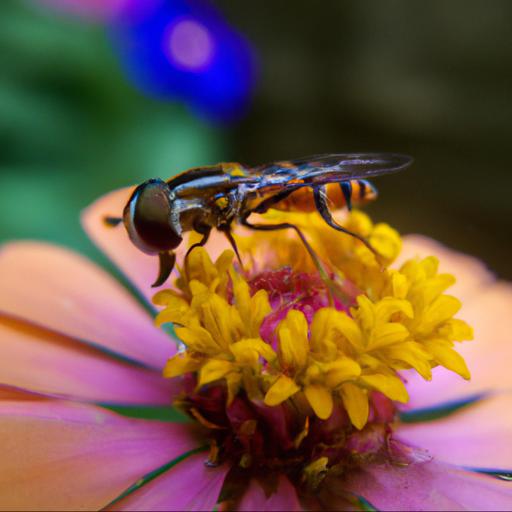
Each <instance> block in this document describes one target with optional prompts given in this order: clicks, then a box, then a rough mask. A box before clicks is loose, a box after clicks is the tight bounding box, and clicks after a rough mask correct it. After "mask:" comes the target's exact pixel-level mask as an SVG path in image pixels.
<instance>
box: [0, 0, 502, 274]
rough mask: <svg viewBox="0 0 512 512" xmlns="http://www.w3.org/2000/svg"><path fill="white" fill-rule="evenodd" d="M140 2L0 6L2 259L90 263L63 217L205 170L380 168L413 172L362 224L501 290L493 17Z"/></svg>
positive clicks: (371, 8)
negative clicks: (318, 158)
mask: <svg viewBox="0 0 512 512" xmlns="http://www.w3.org/2000/svg"><path fill="white" fill-rule="evenodd" d="M123 1H124V2H127V3H128V4H129V6H128V8H127V7H126V5H124V6H122V7H120V5H121V4H122V3H123ZM141 2H142V3H145V2H149V4H151V3H155V2H156V3H158V4H159V6H158V9H157V10H155V11H154V12H153V11H152V12H149V13H148V12H147V10H146V11H145V9H146V7H144V8H140V6H137V0H82V1H81V0H30V1H29V0H1V2H0V239H1V240H2V241H3V240H6V239H12V238H27V237H28V238H42V239H46V240H51V241H55V242H58V243H61V244H64V245H68V246H71V247H74V248H77V249H79V250H81V251H83V252H86V253H88V254H89V255H91V256H92V257H94V258H97V257H98V256H97V253H96V252H95V250H94V249H93V248H92V246H91V245H90V243H89V242H88V241H87V239H86V237H85V236H84V235H83V234H82V232H81V229H80V226H79V222H78V215H79V212H80V210H81V209H82V208H84V207H85V206H86V205H87V204H89V203H90V202H91V201H92V200H94V198H96V197H98V196H99V195H101V194H103V193H105V192H107V191H109V190H111V189H113V188H117V187H120V186H124V185H128V184H133V183H137V182H141V181H143V180H145V179H147V178H148V177H153V176H161V177H163V178H167V177H169V176H171V175H172V174H174V173H176V172H179V171H181V170H183V169H186V168H187V167H190V166H195V165H202V164H209V163H215V162H217V161H221V160H224V161H231V160H235V161H241V162H244V163H249V164H257V163H261V162H265V161H270V160H275V159H285V158H293V157H298V156H303V155H307V154H314V153H324V152H326V153H332V152H344V151H345V152H346V151H396V152H403V153H408V154H410V155H412V156H413V157H414V158H415V165H414V166H413V168H412V169H411V170H410V171H408V172H406V173H403V174H399V175H393V176H389V177H385V178H382V179H379V180H378V181H377V186H378V188H379V190H380V192H381V197H380V199H379V201H378V202H377V203H375V204H374V205H372V206H371V207H370V208H369V210H370V213H371V215H372V217H373V218H374V220H376V221H378V220H385V221H387V222H389V223H391V224H392V225H393V226H395V227H396V228H397V229H398V230H399V231H401V232H402V233H408V232H417V233H423V234H426V235H429V236H432V237H434V238H436V239H439V240H441V241H442V242H444V243H445V244H447V245H449V246H451V247H455V248H457V249H459V250H461V251H465V252H469V253H472V254H475V255H477V256H478V257H480V258H482V259H483V260H485V261H486V262H487V264H488V265H489V266H490V268H491V269H492V270H494V271H495V272H496V273H497V274H499V275H501V276H503V277H507V278H511V277H512V268H511V265H510V260H511V254H512V251H511V249H512V237H511V236H510V235H511V231H512V230H511V227H512V206H511V199H510V191H511V189H512V173H511V171H510V159H509V155H508V153H509V147H510V146H511V145H512V30H511V29H510V27H511V23H512V2H510V1H509V0H494V1H493V2H488V1H484V0H450V1H449V2H447V1H445V0H431V1H429V2H423V1H411V0H395V1H393V0H388V1H386V2H382V1H380V0H373V1H369V0H350V1H342V0H324V1H322V2H297V1H291V0H286V1H285V0H274V1H272V2H257V1H248V0H247V1H244V2H240V1H235V0H218V1H217V2H215V3H210V4H207V3H205V2H203V1H197V0H196V1H194V2H192V1H184V0H180V1H179V2H177V1H176V2H175V1H174V0H169V1H168V2H164V0H154V1H153V0H139V3H141ZM162 2H164V3H165V4H166V5H165V6H162V5H160V4H162ZM149 4H146V6H147V5H149ZM155 5H156V4H155ZM141 11H144V12H141ZM184 17H185V18H186V19H187V20H188V21H187V23H185V24H183V23H181V22H182V21H183V19H185V18H184ZM175 19H176V20H178V21H180V23H181V26H180V27H181V29H183V30H182V32H180V33H178V32H177V31H174V32H169V30H168V27H169V26H171V25H172V24H173V23H174V21H173V20H175ZM190 20H196V21H197V20H198V21H197V23H196V24H194V23H195V22H192V23H190V22H189V21H190ZM172 27H175V25H172ZM198 27H199V28H198ZM173 30H174V29H173ZM181 33H183V34H185V35H184V39H183V38H182V39H176V38H177V37H178V35H179V34H181ZM161 34H164V35H166V34H167V35H169V34H170V36H169V37H171V38H172V37H174V36H176V37H175V39H176V41H177V42H176V45H174V46H172V45H171V46H172V48H173V49H172V51H173V52H174V53H172V54H169V53H167V52H166V51H162V47H161V46H160V40H161V37H160V36H161ZM177 34H178V35H177ZM167 35H166V37H167ZM173 41H174V39H173ZM212 41H213V43H212ZM210 43H211V44H210ZM173 44H174V43H173ZM209 45H210V46H209ZM171 46H169V48H170V47H171ZM210 47H211V48H214V49H216V50H215V51H217V49H218V48H220V50H219V51H220V52H221V53H220V55H221V57H222V58H219V59H217V60H215V59H213V60H211V59H210V57H211V55H210V54H209V53H208V51H209V50H208V48H210ZM183 48H184V50H183ZM205 48H206V49H205ZM182 50H183V52H184V53H183V52H182ZM159 52H160V53H161V54H162V55H160V54H159ZM179 52H182V53H179ZM205 52H206V53H205ZM169 55H171V57H172V58H171V57H169ZM205 56H206V57H205ZM203 57H204V59H206V60H204V62H203V60H202V59H203ZM169 59H171V60H169ZM172 59H174V60H172ZM176 59H177V60H176ZM180 59H181V60H180ZM208 59H210V60H208ZM171 61H172V62H171ZM169 62H171V64H169ZM212 63H213V64H212ZM166 66H171V67H172V69H171V68H169V69H167V68H166ZM208 66H209V67H208Z"/></svg>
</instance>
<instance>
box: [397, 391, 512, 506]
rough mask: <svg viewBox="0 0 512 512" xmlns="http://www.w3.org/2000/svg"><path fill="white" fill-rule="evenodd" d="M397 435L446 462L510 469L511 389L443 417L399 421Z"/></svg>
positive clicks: (511, 436)
mask: <svg viewBox="0 0 512 512" xmlns="http://www.w3.org/2000/svg"><path fill="white" fill-rule="evenodd" d="M396 437H397V438H398V439H400V440H402V441H404V442H406V443H407V444H411V445H414V446H418V447H421V448H426V449H427V450H428V451H429V452H430V453H431V454H432V455H433V456H434V457H436V458H437V459H439V460H444V461H445V462H450V463H452V464H457V465H459V466H465V467H473V468H485V469H502V470H507V471H508V472H510V471H512V393H503V394H500V395H497V396H494V397H491V398H488V399H486V400H482V401H481V402H478V403H476V404H473V405H471V406H469V407H467V408H464V409H461V410H460V411H458V412H456V413H454V414H452V415H450V416H448V417H446V418H443V419H440V420H436V421H429V422H426V423H418V424H410V425H407V424H404V425H400V427H399V428H398V429H397V431H396ZM511 504H512V503H511Z"/></svg>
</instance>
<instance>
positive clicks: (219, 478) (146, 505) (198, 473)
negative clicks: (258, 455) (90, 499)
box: [108, 453, 229, 511]
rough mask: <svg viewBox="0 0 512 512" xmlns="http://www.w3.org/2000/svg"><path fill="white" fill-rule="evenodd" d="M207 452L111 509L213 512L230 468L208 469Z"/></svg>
mask: <svg viewBox="0 0 512 512" xmlns="http://www.w3.org/2000/svg"><path fill="white" fill-rule="evenodd" d="M207 456H208V454H207V453H199V454H197V455H192V456H190V457H188V458H187V459H185V460H183V461H181V462H178V464H177V465H176V466H174V467H172V468H171V469H170V470H169V471H166V472H165V473H163V474H162V475H160V476H158V477H157V478H155V479H154V480H152V481H151V482H149V483H147V484H146V485H144V486H143V487H141V488H140V489H139V490H137V491H135V492H133V493H132V494H130V495H128V496H127V497H126V498H124V499H122V500H121V501H119V502H117V503H115V504H114V505H113V506H112V507H109V508H108V510H129V511H137V510H142V511H145V510H155V511H156V510H164V511H165V510H187V511H194V510H213V509H214V508H215V505H216V503H217V499H218V497H219V494H220V491H221V489H222V484H223V483H224V478H225V476H226V473H227V472H228V470H229V466H221V467H218V468H207V467H206V466H205V465H204V461H205V459H206V458H207Z"/></svg>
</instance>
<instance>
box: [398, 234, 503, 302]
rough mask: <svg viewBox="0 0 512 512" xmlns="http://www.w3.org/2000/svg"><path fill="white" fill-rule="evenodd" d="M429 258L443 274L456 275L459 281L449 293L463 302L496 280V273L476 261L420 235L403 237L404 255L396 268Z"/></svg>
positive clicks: (401, 255) (402, 253) (399, 259)
mask: <svg viewBox="0 0 512 512" xmlns="http://www.w3.org/2000/svg"><path fill="white" fill-rule="evenodd" d="M427 256H436V257H437V258H438V259H439V261H440V263H439V272H440V273H445V272H448V273H450V274H453V275H454V276H455V278H456V279H457V282H456V283H455V284H454V285H453V286H452V287H450V289H449V293H450V295H454V296H455V297H457V298H458V299H460V300H461V301H462V302H463V303H465V302H467V301H468V299H470V298H472V297H474V296H475V295H477V294H478V293H479V291H480V290H481V289H483V288H485V287H486V286H488V285H489V284H490V283H492V282H493V281H494V276H493V274H492V273H491V272H490V271H489V270H488V269H487V267H486V266H485V265H484V263H482V262H481V261H480V260H478V259H477V258H474V257H473V256H469V255H467V254H462V253H460V252H456V251H454V250H452V249H449V248H448V247H446V246H444V245H442V244H441V243H439V242H436V241H435V240H432V239H431V238H427V237H424V236H421V235H407V236H405V237H404V238H403V247H402V252H401V254H400V256H399V258H398V260H397V262H396V263H395V264H394V265H393V266H394V267H398V266H400V265H401V264H402V263H403V262H404V261H405V260H407V259H410V258H414V257H420V258H425V257H427Z"/></svg>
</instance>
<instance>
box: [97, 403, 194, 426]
mask: <svg viewBox="0 0 512 512" xmlns="http://www.w3.org/2000/svg"><path fill="white" fill-rule="evenodd" d="M98 405H100V406H101V407H105V409H109V410H110V411H113V412H117V413H118V414H121V415H122V416H128V417H129V418H139V419H145V420H158V421H167V422H171V423H188V422H189V421H191V420H190V418H189V417H188V416H186V415H185V414H183V413H182V412H181V411H179V410H178V409H176V408H174V407H170V406H152V405H144V406H133V405H118V404H98Z"/></svg>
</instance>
